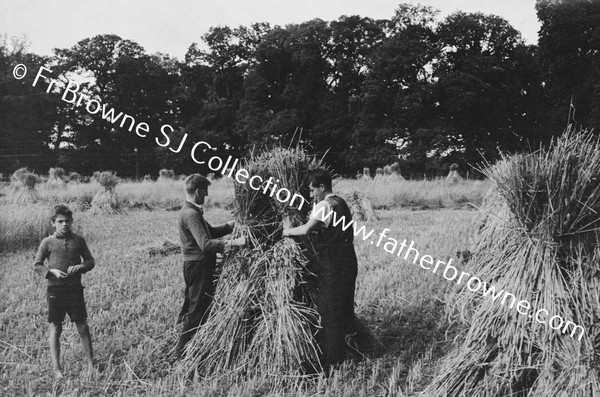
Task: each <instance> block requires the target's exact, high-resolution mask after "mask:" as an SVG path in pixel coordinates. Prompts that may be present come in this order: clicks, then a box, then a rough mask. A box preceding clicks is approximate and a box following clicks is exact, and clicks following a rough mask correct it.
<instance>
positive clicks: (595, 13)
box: [536, 0, 600, 133]
mask: <svg viewBox="0 0 600 397" xmlns="http://www.w3.org/2000/svg"><path fill="white" fill-rule="evenodd" d="M536 9H537V15H538V19H539V20H540V23H541V28H540V31H539V56H540V62H541V66H542V70H543V79H544V82H545V84H546V90H547V93H548V98H549V104H548V106H547V111H546V118H547V120H548V121H549V123H550V126H551V128H552V130H553V131H555V132H556V133H558V132H560V131H561V130H562V129H563V128H564V127H565V126H566V125H567V123H568V122H569V123H574V124H576V125H577V126H582V127H585V128H595V129H596V130H597V129H598V128H599V127H600V1H598V0H569V1H563V0H538V1H537V4H536ZM571 104H572V107H571Z"/></svg>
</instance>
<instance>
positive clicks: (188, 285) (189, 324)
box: [175, 261, 215, 357]
mask: <svg viewBox="0 0 600 397" xmlns="http://www.w3.org/2000/svg"><path fill="white" fill-rule="evenodd" d="M183 279H184V280H185V299H184V301H183V307H182V308H181V312H180V313H179V319H178V321H177V322H178V323H181V322H183V329H182V331H181V336H180V337H179V343H178V344H177V348H176V351H175V352H176V355H177V357H181V356H182V353H183V349H184V348H185V345H186V344H187V343H188V342H189V341H190V340H191V339H192V338H193V336H194V334H195V333H196V331H197V329H198V326H199V325H200V324H202V323H204V322H205V321H206V319H207V318H208V308H209V306H210V304H211V302H212V299H213V296H214V293H215V268H214V266H212V265H208V264H206V263H205V262H204V261H187V262H183Z"/></svg>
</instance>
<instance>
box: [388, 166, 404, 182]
mask: <svg viewBox="0 0 600 397" xmlns="http://www.w3.org/2000/svg"><path fill="white" fill-rule="evenodd" d="M390 169H391V171H392V174H391V176H392V178H391V179H392V180H398V181H404V180H405V179H404V177H403V176H402V173H401V172H400V165H399V164H398V163H394V164H392V165H390Z"/></svg>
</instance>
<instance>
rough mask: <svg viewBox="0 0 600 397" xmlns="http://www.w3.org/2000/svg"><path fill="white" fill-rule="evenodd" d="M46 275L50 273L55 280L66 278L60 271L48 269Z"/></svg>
mask: <svg viewBox="0 0 600 397" xmlns="http://www.w3.org/2000/svg"><path fill="white" fill-rule="evenodd" d="M48 273H51V274H52V275H53V276H54V277H56V278H65V277H67V273H65V272H63V271H62V270H59V269H50V270H48Z"/></svg>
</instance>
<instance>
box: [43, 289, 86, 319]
mask: <svg viewBox="0 0 600 397" xmlns="http://www.w3.org/2000/svg"><path fill="white" fill-rule="evenodd" d="M47 299H48V322H49V323H62V322H63V321H64V319H65V314H69V318H70V319H71V322H75V321H84V320H85V319H86V318H87V311H86V310H85V301H84V300H83V286H81V285H64V286H63V285H59V286H54V285H53V286H48V293H47Z"/></svg>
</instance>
